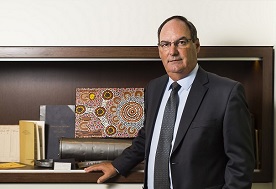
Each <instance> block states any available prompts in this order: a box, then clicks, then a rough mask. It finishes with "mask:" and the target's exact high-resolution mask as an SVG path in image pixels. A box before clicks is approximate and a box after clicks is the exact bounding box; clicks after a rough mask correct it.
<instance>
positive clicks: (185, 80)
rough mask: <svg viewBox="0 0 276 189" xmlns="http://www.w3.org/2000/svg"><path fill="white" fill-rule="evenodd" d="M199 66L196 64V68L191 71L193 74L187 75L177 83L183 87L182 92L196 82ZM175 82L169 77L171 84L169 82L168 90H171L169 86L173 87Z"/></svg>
mask: <svg viewBox="0 0 276 189" xmlns="http://www.w3.org/2000/svg"><path fill="white" fill-rule="evenodd" d="M198 67H199V66H198V64H196V66H195V68H194V69H193V70H192V71H191V73H190V74H189V75H187V76H186V77H184V78H183V79H180V80H178V81H177V83H178V84H179V85H181V89H180V90H188V89H189V88H190V87H191V86H192V84H193V82H194V79H195V76H196V73H197V70H198ZM173 82H174V81H173V80H172V79H171V78H170V77H169V82H168V85H167V90H169V86H171V84H172V83H173Z"/></svg>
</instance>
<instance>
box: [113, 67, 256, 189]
mask: <svg viewBox="0 0 276 189" xmlns="http://www.w3.org/2000/svg"><path fill="white" fill-rule="evenodd" d="M167 82H168V76H167V75H164V76H162V77H160V78H157V79H154V80H152V81H151V82H150V83H149V84H148V86H147V88H146V89H145V125H144V127H143V128H142V129H141V130H140V131H139V134H138V136H137V137H136V138H135V139H134V140H133V144H132V146H131V147H129V148H127V149H126V150H125V151H124V152H123V154H122V155H121V156H120V157H118V158H117V159H116V160H114V162H113V165H114V166H115V167H116V168H117V169H118V171H119V172H120V174H122V175H126V174H127V172H128V171H129V170H131V169H132V168H133V167H134V166H135V165H136V164H138V163H139V162H141V161H143V160H145V182H144V183H145V186H144V188H147V160H148V155H149V149H150V143H151V138H152V133H153V129H154V124H155V119H156V116H157V113H158V109H159V105H160V102H161V100H162V96H163V93H164V89H165V87H166V84H167ZM170 163H171V172H172V182H173V187H174V189H204V188H205V189H219V188H224V189H226V188H227V189H249V188H251V182H252V176H253V170H254V151H253V144H252V135H251V118H250V112H249V111H248V107H247V103H246V99H245V94H244V89H243V87H242V85H241V84H240V83H239V82H236V81H233V80H230V79H227V78H223V77H220V76H217V75H215V74H212V73H209V72H206V71H204V70H203V69H202V68H199V69H198V73H197V75H196V78H195V80H194V82H193V84H192V87H191V90H190V94H189V96H188V99H187V102H186V105H185V108H184V111H183V114H182V118H181V121H180V125H179V129H178V132H177V136H176V140H175V144H174V147H173V151H172V155H171V158H170Z"/></svg>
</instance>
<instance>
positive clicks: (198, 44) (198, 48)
mask: <svg viewBox="0 0 276 189" xmlns="http://www.w3.org/2000/svg"><path fill="white" fill-rule="evenodd" d="M195 45H196V52H197V53H199V51H200V42H199V39H197V40H196V42H195Z"/></svg>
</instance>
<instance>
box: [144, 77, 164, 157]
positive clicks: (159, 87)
mask: <svg viewBox="0 0 276 189" xmlns="http://www.w3.org/2000/svg"><path fill="white" fill-rule="evenodd" d="M168 79H169V77H168V76H167V75H165V76H163V77H161V79H160V81H159V82H157V83H156V84H155V85H153V86H152V87H151V89H150V90H151V91H150V94H149V95H148V96H149V97H150V99H147V101H148V106H149V107H148V110H147V117H148V121H147V128H146V129H147V131H146V132H147V134H148V135H149V138H150V139H151V137H152V134H153V129H154V125H155V120H156V117H157V114H158V110H159V107H160V104H161V100H162V97H163V94H164V90H165V88H166V85H167V82H168ZM150 142H151V140H147V143H146V152H148V150H149V146H150Z"/></svg>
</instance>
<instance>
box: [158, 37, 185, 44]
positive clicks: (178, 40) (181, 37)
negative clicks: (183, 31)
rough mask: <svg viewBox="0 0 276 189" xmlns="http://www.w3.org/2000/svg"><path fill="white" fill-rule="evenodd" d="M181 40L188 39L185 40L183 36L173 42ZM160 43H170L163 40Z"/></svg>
mask: <svg viewBox="0 0 276 189" xmlns="http://www.w3.org/2000/svg"><path fill="white" fill-rule="evenodd" d="M182 39H188V38H187V37H185V36H182V37H180V38H178V39H177V40H175V41H179V40H182ZM161 42H165V43H169V42H170V41H165V40H162V41H161Z"/></svg>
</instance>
